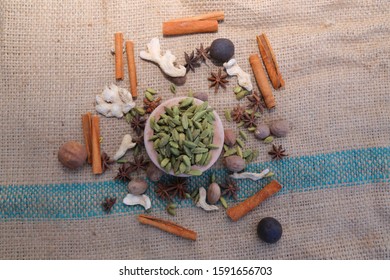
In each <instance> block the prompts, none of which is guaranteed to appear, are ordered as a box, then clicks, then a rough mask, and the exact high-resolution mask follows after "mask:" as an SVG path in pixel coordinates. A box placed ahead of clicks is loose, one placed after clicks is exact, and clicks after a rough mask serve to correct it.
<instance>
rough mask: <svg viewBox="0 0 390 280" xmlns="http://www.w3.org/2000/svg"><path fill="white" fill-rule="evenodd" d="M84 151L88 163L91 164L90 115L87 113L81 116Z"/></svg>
mask: <svg viewBox="0 0 390 280" xmlns="http://www.w3.org/2000/svg"><path fill="white" fill-rule="evenodd" d="M81 120H82V126H83V135H84V142H85V149H86V150H87V157H88V163H89V164H91V163H92V142H91V140H92V137H91V113H90V112H88V113H86V114H84V115H82V116H81Z"/></svg>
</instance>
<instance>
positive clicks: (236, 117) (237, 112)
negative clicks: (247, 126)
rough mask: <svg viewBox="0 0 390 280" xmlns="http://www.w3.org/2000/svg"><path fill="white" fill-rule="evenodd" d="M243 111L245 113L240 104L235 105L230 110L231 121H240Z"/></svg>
mask: <svg viewBox="0 0 390 280" xmlns="http://www.w3.org/2000/svg"><path fill="white" fill-rule="evenodd" d="M244 113H245V109H244V108H243V107H241V106H240V105H237V106H236V107H234V108H233V110H232V112H231V117H232V119H233V121H235V122H236V123H239V122H241V121H242V119H243V116H244Z"/></svg>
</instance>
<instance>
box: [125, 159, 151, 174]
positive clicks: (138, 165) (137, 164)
mask: <svg viewBox="0 0 390 280" xmlns="http://www.w3.org/2000/svg"><path fill="white" fill-rule="evenodd" d="M148 164H149V160H147V159H145V158H144V156H139V157H136V156H135V157H134V161H131V162H129V165H130V167H129V168H130V170H131V171H130V172H136V171H138V170H141V169H142V170H146V168H148Z"/></svg>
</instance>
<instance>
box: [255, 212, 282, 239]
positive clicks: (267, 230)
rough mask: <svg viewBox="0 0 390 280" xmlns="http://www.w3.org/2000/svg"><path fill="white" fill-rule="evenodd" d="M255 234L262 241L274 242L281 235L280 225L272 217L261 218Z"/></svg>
mask: <svg viewBox="0 0 390 280" xmlns="http://www.w3.org/2000/svg"><path fill="white" fill-rule="evenodd" d="M257 235H258V236H259V237H260V239H261V240H263V241H264V242H267V243H275V242H277V241H278V240H279V239H280V237H282V225H281V224H280V223H279V222H278V221H277V220H276V219H274V218H271V217H266V218H263V219H261V221H260V222H259V224H258V225H257Z"/></svg>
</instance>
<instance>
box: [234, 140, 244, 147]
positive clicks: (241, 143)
mask: <svg viewBox="0 0 390 280" xmlns="http://www.w3.org/2000/svg"><path fill="white" fill-rule="evenodd" d="M236 142H237V144H238V146H240V147H241V148H244V147H245V144H244V142H242V140H241V139H238V138H237V139H236Z"/></svg>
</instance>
